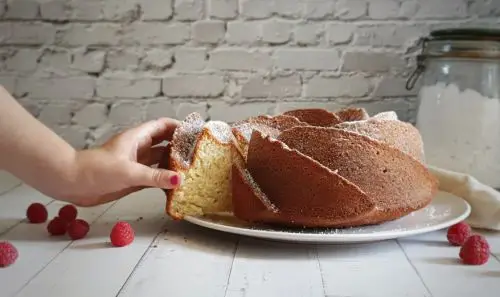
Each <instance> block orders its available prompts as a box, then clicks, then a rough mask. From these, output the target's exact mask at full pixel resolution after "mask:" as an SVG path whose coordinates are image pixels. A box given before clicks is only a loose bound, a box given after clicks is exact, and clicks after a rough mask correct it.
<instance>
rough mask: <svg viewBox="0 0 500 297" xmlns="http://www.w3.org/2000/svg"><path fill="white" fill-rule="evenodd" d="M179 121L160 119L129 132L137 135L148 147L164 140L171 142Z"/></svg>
mask: <svg viewBox="0 0 500 297" xmlns="http://www.w3.org/2000/svg"><path fill="white" fill-rule="evenodd" d="M178 125H179V121H177V120H174V119H171V118H160V119H157V120H153V121H149V122H146V123H143V124H141V125H139V126H137V127H135V128H133V129H131V130H130V132H131V133H137V134H136V135H138V136H139V138H140V139H141V140H143V141H144V142H145V143H143V144H147V143H146V142H150V143H149V144H150V145H155V144H158V143H160V142H162V141H164V140H171V139H172V135H173V134H174V131H175V129H176V128H177V126H178Z"/></svg>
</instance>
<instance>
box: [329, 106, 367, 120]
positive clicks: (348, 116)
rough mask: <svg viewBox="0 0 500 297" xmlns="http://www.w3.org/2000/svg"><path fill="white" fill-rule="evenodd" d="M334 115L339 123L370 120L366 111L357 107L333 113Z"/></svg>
mask: <svg viewBox="0 0 500 297" xmlns="http://www.w3.org/2000/svg"><path fill="white" fill-rule="evenodd" d="M335 114H336V115H337V116H338V117H339V119H340V120H341V122H352V121H362V120H367V119H368V118H370V116H369V115H368V113H367V112H366V110H365V109H364V108H359V107H348V108H344V109H341V110H339V111H337V112H335Z"/></svg>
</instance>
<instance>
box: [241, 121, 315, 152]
mask: <svg viewBox="0 0 500 297" xmlns="http://www.w3.org/2000/svg"><path fill="white" fill-rule="evenodd" d="M297 126H308V124H307V123H305V122H301V121H299V120H298V119H297V118H295V117H292V116H287V115H277V116H273V117H272V116H267V115H261V116H256V117H250V118H248V119H246V120H244V121H239V122H237V123H235V124H233V126H232V131H233V134H234V136H235V138H236V140H237V143H238V150H239V151H240V152H241V154H242V156H243V157H244V158H245V159H246V157H247V151H248V142H249V141H250V138H251V136H252V132H253V131H254V130H257V131H259V132H261V133H263V134H264V135H269V136H271V137H272V138H276V137H278V135H279V134H280V133H281V131H284V130H286V129H290V128H293V127H297Z"/></svg>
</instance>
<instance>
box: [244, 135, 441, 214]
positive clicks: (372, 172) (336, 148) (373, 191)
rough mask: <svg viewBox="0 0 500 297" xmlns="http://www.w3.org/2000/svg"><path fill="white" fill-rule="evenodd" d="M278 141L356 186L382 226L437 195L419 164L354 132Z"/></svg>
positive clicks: (286, 137)
mask: <svg viewBox="0 0 500 297" xmlns="http://www.w3.org/2000/svg"><path fill="white" fill-rule="evenodd" d="M279 140H280V141H282V142H284V143H285V144H287V145H288V146H289V147H290V148H292V149H296V150H297V151H299V152H301V153H303V154H304V155H307V156H309V157H311V158H312V159H314V160H315V161H317V162H319V163H321V164H323V165H324V166H326V167H328V168H330V169H331V170H335V171H336V172H337V173H338V174H339V175H340V176H342V177H343V178H345V179H346V180H348V181H350V182H352V183H353V184H355V185H356V186H358V187H359V188H360V189H361V190H362V191H363V192H364V193H366V194H367V195H368V196H369V197H370V199H371V200H372V201H374V203H375V205H376V208H377V211H378V212H379V215H380V219H381V220H382V221H383V220H393V219H396V218H399V217H402V216H404V215H406V214H409V213H410V212H413V211H415V210H418V209H421V208H423V207H425V206H427V205H428V204H429V203H430V201H431V199H432V197H433V196H434V195H435V193H436V191H437V180H436V179H435V178H434V177H433V176H432V175H431V174H430V173H429V171H428V170H427V168H425V166H424V165H422V164H421V163H420V162H419V161H417V160H416V159H414V158H412V157H411V156H409V155H408V154H405V153H403V152H402V151H400V150H398V149H395V148H393V147H391V146H387V145H384V144H383V143H381V142H378V141H376V140H373V139H370V138H369V137H366V136H363V135H360V134H357V133H352V132H348V131H343V130H340V129H335V128H321V127H296V128H292V129H289V130H287V131H284V132H283V133H282V134H280V136H279ZM249 158H250V155H249Z"/></svg>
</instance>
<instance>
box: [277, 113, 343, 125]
mask: <svg viewBox="0 0 500 297" xmlns="http://www.w3.org/2000/svg"><path fill="white" fill-rule="evenodd" d="M283 115H288V116H293V117H296V118H297V119H299V120H300V121H301V122H305V123H308V124H309V125H311V126H321V127H329V126H333V125H335V124H338V123H341V122H342V120H341V119H340V118H339V117H338V116H337V115H336V114H334V113H332V112H329V111H326V110H324V109H320V108H305V109H295V110H289V111H286V112H284V113H283Z"/></svg>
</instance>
